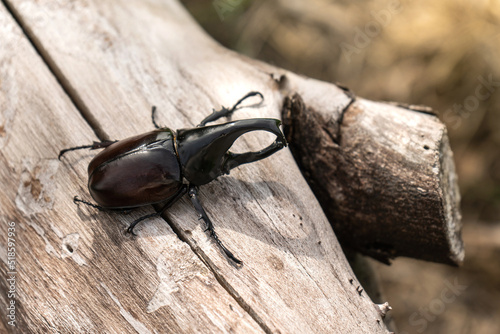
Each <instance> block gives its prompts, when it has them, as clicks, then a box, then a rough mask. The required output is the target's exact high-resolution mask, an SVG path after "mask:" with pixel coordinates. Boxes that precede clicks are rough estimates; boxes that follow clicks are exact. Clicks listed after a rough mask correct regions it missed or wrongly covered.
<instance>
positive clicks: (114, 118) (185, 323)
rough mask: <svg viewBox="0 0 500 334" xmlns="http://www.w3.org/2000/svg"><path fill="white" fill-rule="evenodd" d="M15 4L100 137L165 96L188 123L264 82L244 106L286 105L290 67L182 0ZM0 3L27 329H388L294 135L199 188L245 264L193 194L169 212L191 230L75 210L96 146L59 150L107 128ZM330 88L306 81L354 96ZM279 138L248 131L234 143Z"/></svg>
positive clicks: (166, 105)
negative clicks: (217, 29) (209, 223)
mask: <svg viewBox="0 0 500 334" xmlns="http://www.w3.org/2000/svg"><path fill="white" fill-rule="evenodd" d="M7 2H8V3H9V5H10V8H11V10H12V11H13V12H14V13H15V14H16V16H17V17H18V19H19V21H20V22H21V24H22V25H23V27H24V29H25V31H26V32H27V33H28V35H29V36H30V38H31V39H32V41H33V42H34V43H35V45H36V46H37V48H38V50H39V51H40V52H41V54H42V56H43V58H44V60H45V61H46V62H47V63H48V64H49V65H50V67H51V70H52V72H53V73H55V74H56V75H57V77H58V80H59V82H60V83H61V84H62V85H63V87H64V88H65V90H66V92H67V93H68V94H69V96H70V97H71V99H72V100H73V101H74V102H75V104H76V106H77V108H78V109H79V111H81V112H82V113H83V114H84V115H85V117H86V119H87V120H88V121H89V122H90V123H91V125H92V126H93V127H94V128H95V132H96V133H98V134H99V136H100V137H101V139H103V138H105V137H109V138H112V139H121V138H124V137H127V136H130V135H134V134H138V133H141V132H144V131H146V130H149V129H151V124H150V122H151V121H150V107H151V105H153V104H155V105H157V106H158V111H159V112H158V121H159V122H160V123H161V124H165V125H168V126H170V127H172V128H174V129H175V128H182V127H191V126H193V125H195V124H196V123H197V122H198V121H199V120H201V119H202V118H203V117H204V116H205V115H206V114H207V112H209V111H210V110H211V108H219V107H220V105H221V104H222V105H225V106H229V105H231V104H233V103H234V102H235V101H236V100H237V99H238V98H239V97H241V96H242V95H244V94H245V93H247V92H248V91H251V90H258V91H260V92H262V93H263V94H264V96H265V98H266V103H265V106H264V107H263V108H260V109H244V110H241V111H239V112H238V114H237V115H235V118H236V117H238V118H245V117H263V116H265V117H276V118H279V117H280V113H281V105H282V101H283V96H282V92H281V91H280V85H279V83H277V81H276V79H277V78H279V77H280V75H281V74H285V73H286V72H284V71H282V70H279V69H276V68H273V67H270V66H267V65H265V64H260V63H258V62H254V61H250V60H247V59H245V58H243V57H241V56H239V55H236V54H234V53H232V52H230V51H228V50H225V49H223V48H221V47H220V46H218V45H217V44H216V43H214V42H213V41H212V40H211V39H210V38H208V37H207V36H206V35H205V33H203V32H202V31H201V30H200V28H199V27H198V26H197V25H196V24H195V23H194V22H193V21H192V19H191V18H190V17H189V15H187V13H186V12H185V10H184V9H183V8H182V7H181V6H180V5H179V4H178V3H177V2H174V1H163V2H162V1H127V2H125V1H105V2H100V1H75V2H64V1H21V0H20V1H17V0H14V1H7ZM2 17H3V21H5V22H6V23H7V24H8V25H7V26H8V27H11V28H8V29H3V30H2V34H4V35H5V36H2V42H3V41H5V40H6V41H10V44H9V45H10V47H9V48H2V57H1V59H2V64H5V65H2V71H3V72H2V75H3V76H2V85H3V86H2V103H3V104H5V106H6V107H3V106H2V114H3V115H4V116H3V117H4V120H5V121H4V124H5V125H4V134H3V137H2V138H3V142H2V151H1V157H2V158H1V159H2V184H3V185H4V187H5V188H6V191H5V192H4V193H3V194H2V195H1V197H0V198H1V201H2V202H1V203H2V229H3V230H2V238H3V235H4V233H3V232H4V229H5V224H6V222H9V221H14V222H16V223H17V226H18V229H17V233H18V238H19V244H18V247H17V255H18V258H17V260H18V275H17V282H18V288H19V293H18V296H17V301H18V305H19V309H18V313H17V317H18V318H17V319H18V325H19V326H20V327H19V328H21V329H22V330H23V331H25V332H26V331H31V332H43V331H49V332H58V331H60V332H65V333H67V332H82V331H86V332H109V333H126V332H134V331H135V332H140V333H149V332H151V333H153V332H157V333H166V332H176V333H177V332H214V333H219V332H240V333H248V332H260V331H265V332H276V333H278V332H281V333H312V332H316V333H386V332H387V329H386V328H385V326H384V325H383V323H380V322H379V321H378V320H380V315H379V314H378V313H377V311H376V309H375V308H374V307H373V304H372V302H371V300H370V298H369V297H368V296H366V294H365V293H358V291H357V290H356V289H357V288H358V283H357V280H356V278H355V277H354V275H353V273H352V271H351V269H350V268H349V265H348V263H347V261H346V259H345V257H344V255H343V253H342V251H341V248H340V247H339V244H338V242H337V240H336V238H335V235H334V233H333V231H332V229H331V227H330V224H329V222H328V221H327V219H326V218H325V216H324V214H323V213H322V210H321V207H320V206H319V204H318V203H317V201H316V199H315V198H314V196H313V195H312V193H311V191H310V190H309V188H308V185H307V183H306V182H305V180H304V179H303V178H302V177H301V175H300V171H299V170H298V168H297V166H296V164H295V162H294V160H293V157H292V156H291V154H290V152H289V151H288V149H284V150H282V151H280V152H279V153H277V154H275V155H273V156H272V157H270V158H268V159H266V160H264V161H261V162H258V163H254V164H250V165H247V166H243V167H241V168H239V169H237V170H235V171H234V172H233V173H232V174H231V176H228V177H222V178H220V179H219V180H217V181H216V182H213V183H212V184H209V185H207V186H205V187H203V188H202V189H201V194H202V201H203V203H204V205H205V207H206V209H207V211H208V213H209V215H210V216H211V217H212V219H213V221H214V223H215V225H216V229H217V230H218V232H219V236H220V237H221V239H222V240H223V241H224V242H225V244H226V246H227V247H228V248H230V249H231V250H233V251H234V253H235V254H236V255H237V256H238V257H239V258H241V259H242V260H243V261H244V265H243V266H242V267H241V268H237V267H235V266H234V265H232V263H231V262H229V261H228V260H227V259H226V258H225V257H224V256H223V255H222V254H221V252H220V250H219V249H218V248H217V247H216V246H215V245H214V243H213V242H212V241H211V240H210V238H209V237H208V236H207V234H206V233H204V231H203V226H202V225H201V224H200V222H199V221H198V220H197V216H196V213H195V211H194V210H193V208H192V206H191V204H190V203H189V202H188V201H187V200H186V199H184V200H182V201H181V202H180V203H178V204H176V205H175V206H174V207H172V209H171V210H169V212H168V213H167V214H166V218H167V219H168V220H169V222H170V223H171V224H172V225H173V226H174V227H175V229H176V230H177V231H178V232H179V233H180V237H181V238H182V239H183V240H185V241H186V243H183V242H180V241H179V239H178V238H177V237H176V236H175V235H174V234H173V233H172V231H171V229H170V228H169V226H168V225H167V224H166V223H165V222H164V221H162V220H159V219H157V220H151V221H148V222H146V223H144V224H143V225H142V226H140V227H139V228H138V229H137V233H138V237H135V238H133V237H131V236H129V235H126V234H124V229H125V227H126V226H127V224H128V223H129V222H130V221H132V220H133V219H135V218H136V217H138V216H139V215H142V214H144V213H145V212H150V209H148V208H146V209H143V210H140V211H139V212H134V213H132V214H130V215H126V216H123V215H118V214H107V213H100V212H95V211H94V210H90V209H88V208H77V207H76V206H75V205H74V204H73V203H72V197H73V195H76V194H78V195H80V196H82V197H84V198H87V199H89V195H88V192H87V190H86V175H85V168H86V164H87V163H88V161H89V160H90V157H91V154H88V153H86V152H85V153H83V154H82V153H81V152H80V153H77V152H73V154H70V155H68V156H67V157H66V158H65V159H64V160H63V161H62V162H58V161H57V160H56V156H57V152H58V150H60V149H61V148H65V147H68V146H73V145H80V144H86V143H89V142H90V141H92V140H93V139H95V138H94V137H93V136H92V133H91V131H90V128H89V127H88V126H87V125H86V124H85V123H84V122H83V121H82V119H81V118H80V117H79V115H78V112H77V110H76V109H75V108H74V106H73V105H72V104H71V103H70V102H69V100H68V98H67V97H66V96H65V95H64V93H63V92H62V91H61V89H60V88H59V87H58V86H57V84H56V81H55V80H54V78H53V77H51V75H50V73H49V71H47V69H46V68H45V67H44V66H43V64H42V62H41V61H40V58H39V57H37V56H36V54H35V53H34V52H33V50H32V49H31V48H30V46H29V44H28V43H27V41H26V40H25V39H24V38H23V36H22V34H21V33H20V31H19V29H18V28H17V27H15V24H13V23H12V21H11V20H10V19H9V18H8V14H7V13H6V12H5V10H3V9H2ZM4 72H5V73H6V74H3V73H4ZM295 79H296V80H299V81H300V80H303V81H304V85H306V83H307V81H308V80H307V79H302V78H298V77H297V78H295ZM4 85H11V86H12V87H13V88H9V89H4V88H3V87H4ZM324 85H326V84H324ZM306 86H307V85H306ZM326 86H327V88H328V94H327V95H325V96H315V91H316V90H315V88H314V86H312V87H313V88H311V89H310V90H309V91H308V92H303V95H304V96H306V97H307V96H309V98H311V99H317V100H318V103H320V102H321V101H323V102H325V103H328V104H331V106H332V108H333V109H335V110H337V109H338V111H340V110H342V108H344V107H345V106H346V105H347V104H348V102H349V99H348V97H347V96H346V95H345V94H344V92H343V91H342V90H340V89H338V88H337V87H335V86H334V85H326ZM5 87H7V86H5ZM308 94H309V95H308ZM270 140H271V138H269V137H265V138H260V137H258V136H251V137H248V138H246V139H243V140H240V141H239V145H238V150H245V151H246V150H248V149H257V148H260V147H263V146H265V145H267V144H268V143H269V141H270ZM1 240H2V242H4V239H1ZM188 245H189V246H188ZM192 250H193V251H192ZM200 259H202V261H203V262H202V261H200ZM2 303H3V301H2ZM2 321H4V320H3V319H2ZM10 329H12V328H9V330H10Z"/></svg>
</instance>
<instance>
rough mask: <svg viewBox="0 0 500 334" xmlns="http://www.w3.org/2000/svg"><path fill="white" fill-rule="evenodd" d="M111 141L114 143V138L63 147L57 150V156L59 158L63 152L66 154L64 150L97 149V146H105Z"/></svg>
mask: <svg viewBox="0 0 500 334" xmlns="http://www.w3.org/2000/svg"><path fill="white" fill-rule="evenodd" d="M113 143H116V140H103V141H95V142H94V143H93V144H92V145H83V146H75V147H70V148H65V149H64V150H61V151H59V156H58V157H57V158H58V159H59V160H61V158H62V156H63V155H64V154H66V152H70V151H76V150H83V149H86V148H88V149H91V150H97V149H99V148H106V147H108V146H109V145H111V144H113Z"/></svg>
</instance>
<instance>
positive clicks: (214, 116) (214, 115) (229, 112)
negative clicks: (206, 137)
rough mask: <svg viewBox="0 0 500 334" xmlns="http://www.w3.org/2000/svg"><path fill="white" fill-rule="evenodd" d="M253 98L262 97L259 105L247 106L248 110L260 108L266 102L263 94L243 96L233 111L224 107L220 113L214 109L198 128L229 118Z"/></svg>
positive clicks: (254, 93) (252, 93) (255, 93)
mask: <svg viewBox="0 0 500 334" xmlns="http://www.w3.org/2000/svg"><path fill="white" fill-rule="evenodd" d="M252 96H260V98H261V101H260V102H259V103H256V104H253V105H250V106H247V108H250V107H258V106H260V105H261V104H262V102H264V96H263V95H262V94H261V93H259V92H250V93H248V94H247V95H245V96H243V97H242V98H241V99H239V100H238V102H236V103H235V104H234V106H233V107H232V108H231V109H227V108H226V107H222V109H221V110H218V111H216V110H215V109H214V110H213V111H212V113H211V114H210V115H208V116H207V117H205V119H204V120H203V121H201V123H200V124H198V127H200V126H205V125H206V124H207V123H210V122H214V121H216V120H218V119H219V118H221V117H229V116H231V115H232V114H233V112H235V111H236V110H237V109H241V108H242V107H241V108H238V106H239V105H240V104H241V103H242V102H243V101H245V100H246V99H248V98H249V97H252Z"/></svg>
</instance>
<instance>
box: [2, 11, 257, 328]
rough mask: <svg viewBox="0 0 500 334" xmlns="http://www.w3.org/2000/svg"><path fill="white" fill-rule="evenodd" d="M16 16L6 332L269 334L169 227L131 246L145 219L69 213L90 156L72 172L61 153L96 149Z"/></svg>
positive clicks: (5, 177)
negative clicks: (11, 292)
mask: <svg viewBox="0 0 500 334" xmlns="http://www.w3.org/2000/svg"><path fill="white" fill-rule="evenodd" d="M9 16H10V15H9V14H8V13H7V12H6V10H5V8H4V7H3V6H1V7H0V24H1V27H2V30H0V34H1V36H0V39H1V40H2V48H0V82H1V83H2V90H1V93H0V101H1V110H2V116H3V119H2V125H3V129H2V130H3V131H2V137H1V142H0V152H1V154H0V159H1V168H0V173H1V174H0V175H1V176H0V179H1V184H2V188H3V191H2V193H1V194H0V205H1V239H0V240H1V242H0V243H1V245H2V248H1V250H2V253H1V254H2V262H3V263H6V262H7V255H6V253H5V250H6V246H5V245H6V241H7V240H6V236H7V224H8V223H10V222H14V223H15V224H16V226H15V237H14V239H15V243H16V247H15V248H16V255H17V275H16V286H17V297H16V298H15V299H13V300H15V302H16V327H12V326H10V325H9V324H4V325H5V327H6V329H8V330H9V332H18V333H39V332H61V333H82V332H85V333H103V332H108V333H128V332H134V330H135V331H137V332H140V333H152V332H155V331H156V332H158V333H161V332H167V331H169V332H213V333H220V332H224V331H231V330H234V331H236V332H257V333H258V332H262V330H261V328H260V326H259V325H258V324H257V323H256V322H255V321H254V320H253V319H252V318H251V317H250V316H249V315H248V314H247V313H246V312H245V311H244V310H243V309H242V308H241V307H240V306H239V305H238V303H237V302H236V301H235V300H234V298H233V297H232V296H230V295H229V294H228V293H227V291H226V290H225V289H224V288H223V287H222V286H221V285H220V284H219V283H218V282H217V280H216V278H215V276H214V275H213V273H212V272H211V271H210V269H209V268H208V267H207V266H206V265H205V264H204V263H203V262H202V261H201V260H200V259H199V258H198V257H197V256H196V255H195V254H194V253H193V252H192V251H191V249H190V248H189V246H188V245H186V244H185V243H183V242H182V241H180V240H179V239H178V238H177V236H176V235H175V234H174V233H173V232H172V230H171V229H170V227H169V226H168V225H167V224H162V223H161V221H158V220H157V221H156V225H157V226H156V228H155V232H154V235H152V234H153V233H147V234H143V235H142V238H138V239H134V238H131V237H130V236H126V235H125V234H124V233H123V229H124V228H125V227H126V226H127V223H128V222H129V221H130V220H131V219H134V218H136V217H138V215H139V214H140V213H134V214H130V215H128V216H124V217H120V216H119V215H108V214H105V213H99V214H96V213H94V212H91V211H88V210H79V209H78V208H77V207H76V206H75V205H74V204H73V203H72V201H71V197H72V196H71V195H72V194H85V193H86V184H85V179H86V164H85V161H87V160H88V154H85V155H83V156H81V155H80V156H77V157H75V159H71V160H70V162H71V164H67V163H61V162H59V161H58V160H57V154H58V151H59V149H60V148H61V146H67V145H69V144H70V143H74V142H89V141H92V140H95V139H96V138H95V136H94V135H93V132H92V130H91V128H90V127H89V126H88V125H87V124H86V122H85V121H84V120H83V119H82V117H81V116H80V115H79V113H78V111H77V110H76V109H75V107H74V106H73V105H72V103H71V101H70V99H69V98H68V97H67V95H66V94H65V93H64V92H63V90H62V89H61V87H60V86H59V84H58V83H57V81H56V79H55V77H54V76H53V75H52V74H51V73H50V71H49V70H48V68H47V67H46V65H45V64H44V63H43V61H42V59H41V58H40V57H39V56H38V55H37V54H36V53H35V51H34V49H33V48H32V46H31V45H30V44H29V42H28V40H27V39H26V38H25V36H24V35H23V34H22V33H21V30H20V29H19V27H17V25H16V23H15V22H14V21H13V19H12V18H11V17H9ZM144 212H146V210H142V213H144ZM151 223H152V224H155V222H151ZM141 245H147V247H146V246H142V247H141ZM6 271H11V270H5V266H2V272H3V275H2V277H6ZM9 277H10V275H9ZM1 282H2V283H1V284H2V307H1V308H2V323H5V321H6V317H5V314H6V312H5V311H4V310H5V308H4V307H5V306H6V305H5V300H4V298H6V296H7V295H6V293H5V289H4V288H5V285H4V284H5V280H4V279H2V281H1ZM9 302H10V300H9ZM186 305H189V307H186ZM161 306H166V307H161ZM9 321H10V320H9ZM16 330H17V331H16Z"/></svg>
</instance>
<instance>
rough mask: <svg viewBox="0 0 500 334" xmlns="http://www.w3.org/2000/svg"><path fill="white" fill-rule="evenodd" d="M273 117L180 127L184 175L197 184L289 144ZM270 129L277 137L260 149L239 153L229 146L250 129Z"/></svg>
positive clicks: (180, 155)
mask: <svg viewBox="0 0 500 334" xmlns="http://www.w3.org/2000/svg"><path fill="white" fill-rule="evenodd" d="M280 124H281V121H279V120H277V119H271V118H256V119H246V120H239V121H234V122H229V123H225V124H220V125H211V126H202V127H198V128H193V129H181V130H178V131H177V140H176V143H177V153H178V155H179V161H180V164H181V168H182V173H183V175H184V177H185V178H186V179H187V180H188V181H189V182H190V183H191V184H194V185H198V186H199V185H203V184H206V183H209V182H210V181H212V180H214V179H216V178H217V177H218V176H220V175H222V174H228V173H229V171H230V170H231V169H233V168H235V167H237V166H239V165H242V164H245V163H250V162H254V161H257V160H260V159H263V158H266V157H268V156H270V155H271V154H273V153H274V152H276V151H278V150H280V149H281V148H283V147H284V146H286V145H287V143H286V139H285V136H284V135H283V133H282V132H281V130H280V128H279V125H280ZM258 130H261V131H267V132H271V133H273V134H275V135H276V137H277V138H276V140H275V141H274V142H273V143H272V144H271V145H269V146H268V147H266V148H264V149H263V150H261V151H258V152H248V153H242V154H235V153H231V152H229V148H230V147H231V146H232V145H233V143H234V142H235V141H236V139H238V137H240V136H241V135H243V134H245V133H247V132H250V131H258Z"/></svg>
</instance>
